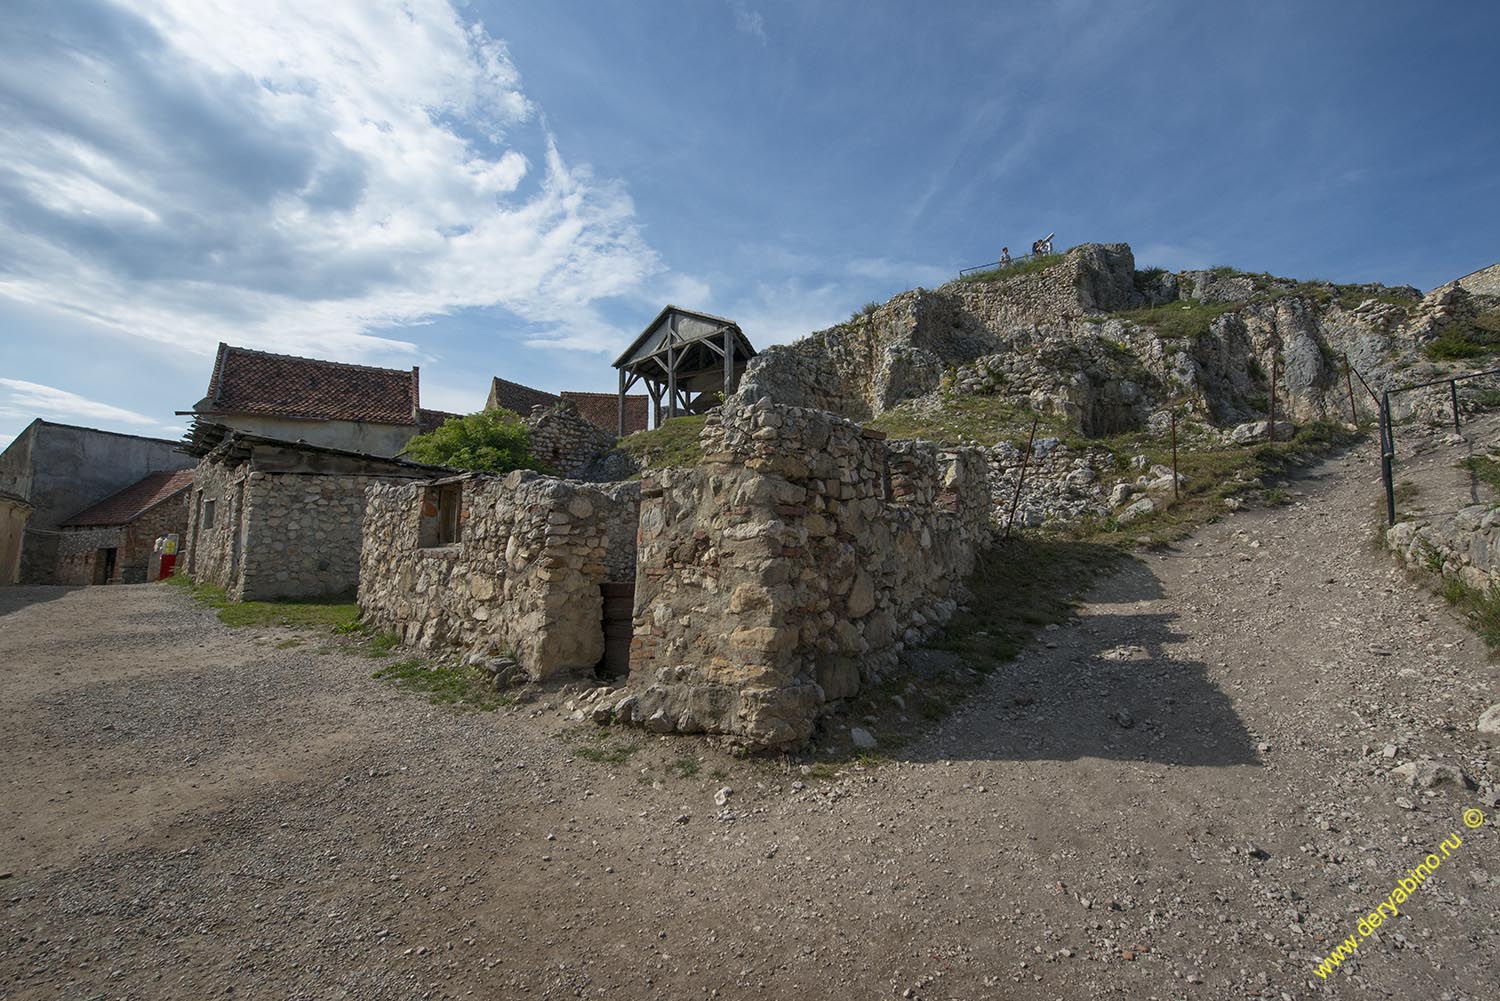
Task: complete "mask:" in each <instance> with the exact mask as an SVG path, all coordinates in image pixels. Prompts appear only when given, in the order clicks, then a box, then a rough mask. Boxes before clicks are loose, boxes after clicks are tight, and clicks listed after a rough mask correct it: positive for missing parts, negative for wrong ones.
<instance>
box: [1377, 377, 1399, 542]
mask: <svg viewBox="0 0 1500 1001" xmlns="http://www.w3.org/2000/svg"><path fill="white" fill-rule="evenodd" d="M1380 442H1381V449H1380V482H1381V483H1382V484H1383V485H1384V486H1385V521H1386V524H1387V525H1394V524H1395V523H1396V483H1395V478H1394V475H1393V472H1392V469H1391V466H1392V462H1393V461H1394V459H1395V457H1396V456H1395V453H1396V438H1395V435H1394V434H1393V432H1392V430H1391V394H1390V391H1389V390H1387V391H1386V392H1385V393H1384V394H1383V395H1382V396H1381V399H1380Z"/></svg>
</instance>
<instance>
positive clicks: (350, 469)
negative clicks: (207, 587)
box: [180, 424, 448, 601]
mask: <svg viewBox="0 0 1500 1001" xmlns="http://www.w3.org/2000/svg"><path fill="white" fill-rule="evenodd" d="M195 447H196V448H197V449H199V450H200V451H201V455H202V461H200V462H199V463H198V466H197V468H196V469H195V470H194V474H193V491H192V498H191V501H190V504H189V511H188V523H187V534H186V543H187V551H186V554H185V558H184V559H183V560H181V561H180V565H182V566H185V568H186V572H187V573H188V574H189V575H190V576H191V577H192V579H193V580H194V581H195V582H198V583H209V584H214V585H217V586H219V587H222V588H223V589H224V590H225V592H226V593H227V594H228V595H229V597H230V598H232V599H234V600H236V601H251V600H256V601H259V600H265V599H270V598H314V597H323V596H330V595H342V594H353V593H354V591H355V589H356V586H357V585H358V583H359V551H360V533H361V529H362V526H363V522H364V516H365V496H366V491H367V489H368V488H369V487H371V486H372V485H376V484H381V483H387V482H393V481H401V480H409V479H414V478H417V477H424V478H430V477H432V476H434V475H438V474H441V473H445V472H448V471H447V470H444V469H442V468H441V467H436V466H424V465H420V464H418V463H414V462H408V461H406V460H403V459H395V458H387V457H383V456H374V455H366V454H363V453H359V452H350V451H346V450H343V449H337V448H329V447H327V446H321V445H313V444H309V443H307V442H290V441H283V440H281V439H277V438H270V437H266V436H264V435H258V434H251V433H248V432H244V431H236V430H234V429H232V428H227V427H223V426H222V425H207V424H200V425H199V434H198V435H197V438H196V445H195Z"/></svg>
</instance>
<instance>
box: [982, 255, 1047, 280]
mask: <svg viewBox="0 0 1500 1001" xmlns="http://www.w3.org/2000/svg"><path fill="white" fill-rule="evenodd" d="M1062 259H1063V255H1062V254H1048V255H1047V256H1046V257H1033V258H1029V259H1027V260H1024V261H1017V262H1016V263H1014V264H1007V265H1006V266H1005V267H1003V268H991V269H990V270H988V271H977V272H975V273H974V274H972V275H964V276H963V277H962V278H960V279H959V281H961V282H1008V281H1011V280H1012V279H1015V278H1019V277H1021V276H1022V275H1034V274H1036V273H1037V272H1039V271H1046V270H1047V269H1048V268H1050V267H1052V265H1054V264H1056V263H1057V262H1058V261H1060V260H1062Z"/></svg>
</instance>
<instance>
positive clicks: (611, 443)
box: [526, 400, 615, 479]
mask: <svg viewBox="0 0 1500 1001" xmlns="http://www.w3.org/2000/svg"><path fill="white" fill-rule="evenodd" d="M526 427H527V429H528V430H529V431H530V432H531V454H532V455H533V456H535V457H536V458H537V459H538V460H540V461H541V462H542V463H544V464H545V465H546V467H547V468H548V469H550V470H551V471H552V472H554V473H556V474H557V475H558V476H563V477H567V478H568V479H583V478H586V474H587V473H588V472H589V470H590V468H591V467H592V466H593V464H594V463H595V462H596V461H597V460H599V459H600V458H601V457H603V456H604V455H606V454H607V453H609V452H610V451H611V450H612V449H613V448H614V447H615V436H614V435H612V434H609V433H608V432H606V431H602V430H600V429H599V427H597V426H596V425H595V424H594V423H593V422H592V421H589V420H587V419H586V418H584V417H582V416H580V415H579V413H578V408H577V406H576V405H574V404H573V403H572V402H571V401H568V400H564V401H563V402H562V403H558V404H554V405H552V406H550V407H535V408H533V409H532V412H531V416H530V417H528V418H527V419H526Z"/></svg>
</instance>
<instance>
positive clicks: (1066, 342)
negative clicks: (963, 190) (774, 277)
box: [738, 243, 1500, 436]
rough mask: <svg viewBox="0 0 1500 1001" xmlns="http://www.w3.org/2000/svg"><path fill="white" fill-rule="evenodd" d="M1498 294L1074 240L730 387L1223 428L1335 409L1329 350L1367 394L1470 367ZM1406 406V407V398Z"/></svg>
mask: <svg viewBox="0 0 1500 1001" xmlns="http://www.w3.org/2000/svg"><path fill="white" fill-rule="evenodd" d="M1496 305H1500V303H1497V302H1496V301H1495V300H1493V299H1489V298H1487V297H1483V296H1473V295H1471V294H1470V293H1469V292H1467V291H1465V289H1464V288H1462V287H1460V286H1458V285H1456V284H1450V285H1448V286H1445V287H1443V288H1440V289H1438V290H1436V291H1434V292H1433V293H1431V294H1429V295H1427V296H1426V297H1423V296H1422V294H1421V293H1420V292H1419V291H1418V290H1417V289H1415V288H1411V287H1409V286H1402V287H1398V288H1387V287H1385V286H1381V285H1333V284H1329V283H1327V282H1315V281H1302V282H1299V281H1294V280H1292V279H1287V278H1277V277H1273V276H1270V275H1261V274H1247V273H1243V272H1238V271H1234V270H1232V269H1229V268H1216V269H1213V270H1209V271H1184V272H1179V273H1176V274H1172V273H1167V272H1164V271H1162V270H1160V269H1150V270H1145V271H1141V270H1137V269H1136V264H1135V257H1134V255H1133V254H1132V252H1131V249H1130V247H1129V246H1128V245H1126V244H1122V243H1116V244H1085V245H1083V246H1079V247H1075V248H1073V249H1072V250H1070V251H1068V252H1067V253H1066V254H1063V255H1059V256H1058V257H1057V259H1056V260H1055V261H1053V262H1051V263H1050V265H1049V266H1046V267H1042V268H1039V269H1008V270H1002V271H996V272H989V273H987V274H985V275H980V276H977V278H975V279H968V280H960V281H955V282H950V283H949V284H947V285H944V286H942V287H941V288H938V289H932V290H929V289H915V290H913V291H910V292H904V293H902V294H900V295H897V296H895V297H894V298H892V299H891V300H890V301H889V302H887V303H885V304H884V305H882V306H879V307H875V308H873V309H869V310H867V311H865V312H862V313H859V314H856V315H855V316H853V317H851V319H850V320H849V321H848V322H846V323H842V324H839V325H838V326H835V327H831V328H829V329H827V330H821V331H818V332H816V333H813V334H811V335H809V336H807V337H805V338H803V339H802V340H799V341H797V342H795V343H792V344H788V345H778V346H775V347H771V348H769V349H767V350H765V351H764V352H762V353H761V355H760V356H759V357H757V358H756V359H755V360H754V361H753V362H752V363H751V365H750V367H749V369H748V370H747V371H746V373H745V377H744V379H743V381H742V383H741V386H740V389H739V393H738V396H739V397H740V398H741V399H742V400H745V401H753V400H756V399H760V398H766V397H768V398H770V399H773V400H775V401H777V402H780V403H790V404H794V405H798V406H810V407H817V408H819V409H825V410H831V411H834V412H835V413H839V414H843V415H844V416H847V417H850V418H853V419H856V420H869V419H871V418H873V417H878V416H879V415H882V414H884V413H887V412H888V411H891V410H892V409H894V408H896V407H898V406H901V405H902V404H904V403H905V404H908V405H910V401H920V400H921V399H923V398H928V399H929V400H935V399H936V398H937V397H938V396H939V395H940V394H941V393H942V392H944V391H947V392H948V393H949V394H953V393H957V394H960V395H964V396H974V395H977V396H998V397H1001V398H1004V399H1006V400H1009V401H1012V402H1014V403H1016V404H1019V405H1023V406H1025V408H1026V409H1028V410H1034V411H1036V412H1039V413H1041V414H1043V415H1046V416H1049V417H1052V418H1055V419H1057V420H1059V421H1061V422H1063V423H1065V424H1066V425H1067V426H1068V427H1070V428H1072V429H1073V430H1075V431H1076V432H1079V433H1081V434H1084V435H1088V436H1101V435H1111V434H1118V433H1121V432H1126V431H1131V430H1139V429H1143V428H1146V427H1148V426H1149V425H1150V423H1151V421H1152V417H1153V415H1154V414H1159V413H1160V412H1161V411H1163V410H1164V408H1167V407H1171V408H1173V409H1175V410H1176V411H1177V412H1178V413H1179V415H1181V416H1183V417H1192V418H1196V419H1197V420H1199V421H1201V422H1203V423H1205V424H1208V425H1211V426H1214V427H1221V428H1229V427H1233V426H1234V425H1236V424H1239V423H1241V422H1244V421H1250V420H1254V419H1258V418H1263V417H1264V416H1265V414H1266V410H1267V403H1268V398H1269V394H1270V376H1271V367H1272V359H1273V355H1274V358H1275V364H1276V366H1277V380H1278V387H1277V405H1278V409H1279V411H1280V412H1281V413H1285V414H1287V415H1288V416H1289V417H1290V418H1291V419H1293V420H1295V421H1299V422H1301V421H1312V420H1319V419H1347V416H1348V412H1349V411H1348V407H1349V404H1348V395H1347V390H1346V388H1345V381H1344V376H1343V368H1342V359H1343V356H1344V355H1345V354H1347V356H1348V358H1349V360H1350V361H1351V363H1352V364H1353V366H1354V368H1355V369H1356V370H1357V371H1358V372H1359V373H1361V374H1362V375H1363V376H1364V377H1365V378H1366V379H1367V380H1368V381H1369V382H1370V384H1371V385H1372V386H1374V387H1375V388H1376V389H1377V391H1378V390H1379V389H1380V388H1382V387H1385V386H1389V385H1395V384H1400V383H1406V382H1411V381H1416V380H1419V379H1422V378H1428V377H1432V373H1434V372H1438V371H1443V370H1446V369H1445V365H1446V364H1447V362H1445V360H1444V359H1445V358H1446V359H1447V360H1448V361H1459V362H1462V363H1463V365H1462V366H1461V367H1465V368H1467V367H1471V366H1472V364H1473V361H1472V356H1474V355H1476V354H1478V355H1484V354H1486V353H1487V352H1488V351H1490V350H1491V349H1492V348H1493V347H1500V342H1497V341H1495V340H1494V338H1495V337H1497V336H1500V322H1497V318H1500V313H1497V312H1495V311H1494V307H1495V306H1496ZM1400 399H1401V404H1402V405H1403V406H1408V407H1409V406H1420V405H1421V404H1420V399H1419V398H1418V397H1415V396H1407V397H1402V398H1400Z"/></svg>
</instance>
